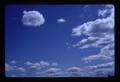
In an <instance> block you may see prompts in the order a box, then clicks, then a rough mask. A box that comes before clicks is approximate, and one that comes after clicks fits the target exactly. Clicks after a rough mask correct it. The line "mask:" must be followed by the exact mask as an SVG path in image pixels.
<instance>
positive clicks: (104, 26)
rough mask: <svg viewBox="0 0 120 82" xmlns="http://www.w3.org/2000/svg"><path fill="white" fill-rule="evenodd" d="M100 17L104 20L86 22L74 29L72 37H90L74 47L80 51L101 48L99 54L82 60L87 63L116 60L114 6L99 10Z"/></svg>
mask: <svg viewBox="0 0 120 82" xmlns="http://www.w3.org/2000/svg"><path fill="white" fill-rule="evenodd" d="M98 15H99V16H102V17H103V18H98V19H96V20H94V21H88V22H85V23H84V24H82V25H79V26H77V27H75V28H73V29H72V36H78V37H80V36H81V35H82V34H84V35H87V36H88V38H84V39H82V40H80V41H79V42H77V43H76V44H73V47H79V48H80V49H84V48H89V47H99V48H101V49H100V52H99V53H98V54H96V55H90V56H88V57H85V58H82V60H84V61H85V62H88V61H92V60H97V59H106V60H108V59H110V60H111V59H114V6H113V5H106V6H105V8H104V9H103V10H98Z"/></svg>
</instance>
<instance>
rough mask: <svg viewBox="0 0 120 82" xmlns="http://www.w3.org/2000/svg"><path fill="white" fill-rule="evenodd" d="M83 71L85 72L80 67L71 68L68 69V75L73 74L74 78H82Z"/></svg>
mask: <svg viewBox="0 0 120 82" xmlns="http://www.w3.org/2000/svg"><path fill="white" fill-rule="evenodd" d="M81 71H83V70H82V69H80V68H79V67H71V68H68V69H67V72H68V73H71V75H72V76H80V75H81V73H80V72H81Z"/></svg>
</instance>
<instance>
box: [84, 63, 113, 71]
mask: <svg viewBox="0 0 120 82" xmlns="http://www.w3.org/2000/svg"><path fill="white" fill-rule="evenodd" d="M86 68H87V69H92V70H96V69H101V68H114V62H113V61H112V62H108V63H102V64H98V65H95V66H88V67H86Z"/></svg>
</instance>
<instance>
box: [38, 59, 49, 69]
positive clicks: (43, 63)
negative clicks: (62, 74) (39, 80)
mask: <svg viewBox="0 0 120 82" xmlns="http://www.w3.org/2000/svg"><path fill="white" fill-rule="evenodd" d="M40 65H41V67H42V68H44V67H48V66H49V65H50V64H49V63H48V62H45V61H40Z"/></svg>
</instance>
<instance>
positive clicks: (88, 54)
mask: <svg viewBox="0 0 120 82" xmlns="http://www.w3.org/2000/svg"><path fill="white" fill-rule="evenodd" d="M113 17H114V6H113V5H109V4H107V5H7V6H6V8H5V69H6V76H10V77H11V76H18V77H21V76H23V77H29V76H32V75H33V76H39V77H40V76H48V75H50V76H53V75H54V74H57V73H60V74H61V75H60V74H58V75H60V76H62V74H63V71H65V73H66V74H67V75H66V76H70V75H71V76H72V75H73V76H74V74H77V75H78V76H82V75H83V76H89V75H90V74H91V73H87V72H89V70H91V69H92V70H93V68H94V67H95V66H96V69H95V70H94V71H95V73H92V75H93V76H98V75H97V73H98V72H97V73H96V70H102V69H104V70H105V69H106V70H108V71H109V70H110V72H112V73H113V72H114V18H113ZM96 28H97V29H98V30H97V29H96ZM111 52H112V53H111ZM110 53H111V54H110ZM109 54H110V55H109ZM27 62H29V63H30V65H27V64H26V63H27ZM36 63H37V65H36ZM38 64H39V65H38ZM109 65H110V67H109V68H108V67H107V68H106V66H109ZM90 66H91V67H90ZM32 67H33V68H32ZM99 67H101V68H99ZM85 70H87V72H86V73H84V71H85ZM39 72H43V73H39ZM49 72H50V73H49ZM102 72H103V70H102ZM102 72H101V73H102ZM36 73H37V74H36ZM69 73H70V74H69ZM79 73H80V74H79ZM104 75H108V73H104ZM104 75H103V74H101V76H104Z"/></svg>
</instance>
